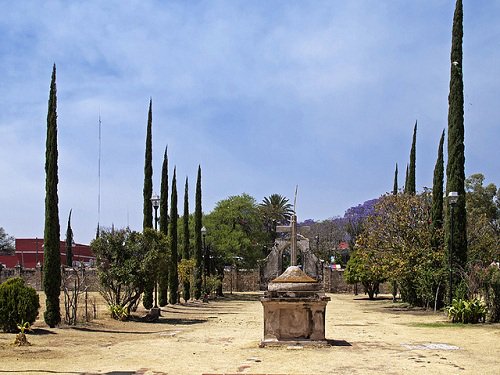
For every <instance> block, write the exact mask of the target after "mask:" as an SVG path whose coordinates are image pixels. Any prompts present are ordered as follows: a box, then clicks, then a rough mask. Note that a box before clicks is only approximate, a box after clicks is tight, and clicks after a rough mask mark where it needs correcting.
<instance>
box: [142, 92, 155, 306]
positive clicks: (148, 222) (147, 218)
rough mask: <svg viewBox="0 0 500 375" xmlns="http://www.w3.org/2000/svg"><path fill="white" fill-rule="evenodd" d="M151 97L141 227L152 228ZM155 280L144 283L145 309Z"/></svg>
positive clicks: (143, 302) (150, 100)
mask: <svg viewBox="0 0 500 375" xmlns="http://www.w3.org/2000/svg"><path fill="white" fill-rule="evenodd" d="M152 127H153V99H149V111H148V124H147V129H146V154H145V157H144V189H143V197H144V207H143V214H144V218H143V222H142V228H143V229H146V228H153V206H152V204H151V196H152V195H153V140H152V138H153V136H152ZM155 282H156V280H151V282H148V283H146V286H145V287H144V296H143V300H142V304H143V305H144V307H145V308H146V309H150V308H151V307H153V292H154V283H155Z"/></svg>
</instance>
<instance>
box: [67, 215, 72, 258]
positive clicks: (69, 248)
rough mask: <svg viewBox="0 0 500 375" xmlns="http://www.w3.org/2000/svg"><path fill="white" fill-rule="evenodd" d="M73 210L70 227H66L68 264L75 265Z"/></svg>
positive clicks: (69, 217) (69, 219)
mask: <svg viewBox="0 0 500 375" xmlns="http://www.w3.org/2000/svg"><path fill="white" fill-rule="evenodd" d="M71 211H72V210H69V216H68V228H67V229H66V265H67V266H68V267H73V229H71Z"/></svg>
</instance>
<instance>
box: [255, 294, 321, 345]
mask: <svg viewBox="0 0 500 375" xmlns="http://www.w3.org/2000/svg"><path fill="white" fill-rule="evenodd" d="M314 294H315V295H316V296H315V297H314V298H311V297H309V298H307V297H304V298H300V297H298V298H290V297H270V296H268V295H266V296H265V297H263V298H262V299H261V303H262V305H263V307H264V339H263V340H262V342H261V346H266V345H277V344H278V345H280V344H285V345H296V344H317V345H326V344H327V341H326V339H325V312H326V304H327V303H328V301H330V298H329V297H326V296H324V295H322V296H318V294H316V293H314Z"/></svg>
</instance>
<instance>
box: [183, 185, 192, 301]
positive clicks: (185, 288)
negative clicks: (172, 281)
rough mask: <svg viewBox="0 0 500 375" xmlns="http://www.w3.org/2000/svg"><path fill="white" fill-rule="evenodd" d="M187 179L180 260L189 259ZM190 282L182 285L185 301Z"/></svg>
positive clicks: (188, 292) (187, 281)
mask: <svg viewBox="0 0 500 375" xmlns="http://www.w3.org/2000/svg"><path fill="white" fill-rule="evenodd" d="M188 192H189V188H188V178H187V177H186V183H185V185H184V214H183V216H182V223H183V229H184V241H183V243H182V259H189V258H190V257H191V252H190V249H189V196H188ZM190 288H191V285H190V282H189V280H186V281H185V282H184V285H183V292H182V295H183V297H184V300H185V301H189V299H190V298H191V295H190Z"/></svg>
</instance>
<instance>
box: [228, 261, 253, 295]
mask: <svg viewBox="0 0 500 375" xmlns="http://www.w3.org/2000/svg"><path fill="white" fill-rule="evenodd" d="M259 283H260V274H259V270H246V269H237V268H236V267H226V269H225V270H224V280H223V281H222V290H223V291H224V292H255V291H258V290H259Z"/></svg>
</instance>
